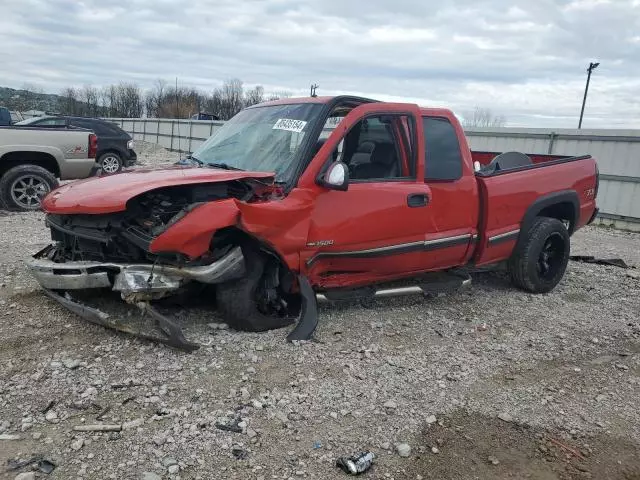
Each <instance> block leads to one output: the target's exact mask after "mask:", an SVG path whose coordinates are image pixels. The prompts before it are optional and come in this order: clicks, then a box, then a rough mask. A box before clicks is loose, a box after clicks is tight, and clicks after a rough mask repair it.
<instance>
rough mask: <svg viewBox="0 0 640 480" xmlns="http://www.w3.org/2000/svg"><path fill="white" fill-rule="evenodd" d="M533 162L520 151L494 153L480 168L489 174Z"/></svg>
mask: <svg viewBox="0 0 640 480" xmlns="http://www.w3.org/2000/svg"><path fill="white" fill-rule="evenodd" d="M532 163H533V162H532V161H531V158H529V156H528V155H525V154H524V153H521V152H504V153H501V154H500V155H496V156H495V157H494V158H493V160H491V162H490V163H489V164H487V165H486V166H484V167H483V168H482V169H481V172H482V173H484V174H488V175H491V174H493V173H495V172H499V171H502V170H511V169H512V168H518V167H526V166H528V165H531V164H532Z"/></svg>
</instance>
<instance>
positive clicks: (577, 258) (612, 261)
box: [569, 255, 631, 268]
mask: <svg viewBox="0 0 640 480" xmlns="http://www.w3.org/2000/svg"><path fill="white" fill-rule="evenodd" d="M569 259H570V260H573V261H574V262H583V263H595V264H596V265H609V266H612V267H619V268H631V267H629V265H627V264H626V262H625V261H624V260H622V259H621V258H596V257H593V256H590V255H572V256H570V257H569Z"/></svg>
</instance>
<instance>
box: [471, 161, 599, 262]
mask: <svg viewBox="0 0 640 480" xmlns="http://www.w3.org/2000/svg"><path fill="white" fill-rule="evenodd" d="M476 178H477V180H478V190H479V195H480V211H481V214H480V225H479V227H478V230H479V232H480V243H479V245H478V249H477V251H476V254H475V262H476V264H477V265H484V264H488V263H493V262H496V261H501V260H504V259H507V258H508V257H510V256H511V252H512V251H513V248H514V247H515V245H516V241H517V240H518V238H519V236H520V235H526V231H525V230H526V228H527V224H528V222H529V221H531V219H530V218H529V217H531V216H533V217H534V218H535V216H536V215H537V214H538V213H539V212H541V211H542V213H544V211H543V210H544V209H545V208H551V207H550V205H554V207H553V208H558V207H557V205H558V204H561V206H560V207H559V208H561V209H566V210H567V212H568V213H570V214H571V215H573V213H572V212H576V213H577V215H576V216H577V219H576V222H575V225H573V226H572V228H571V229H570V230H571V231H570V233H573V231H574V230H575V229H577V228H580V227H582V226H584V225H585V224H587V223H588V222H589V220H590V218H591V216H592V214H593V212H594V210H595V207H596V200H595V189H596V187H597V186H596V184H595V183H596V162H595V160H594V159H593V158H592V157H590V156H586V157H570V158H564V159H561V160H557V161H552V162H545V163H537V164H534V165H531V166H527V167H522V168H517V169H513V170H504V171H499V172H496V173H494V174H491V175H482V173H479V174H477V177H476Z"/></svg>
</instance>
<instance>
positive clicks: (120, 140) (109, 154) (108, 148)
mask: <svg viewBox="0 0 640 480" xmlns="http://www.w3.org/2000/svg"><path fill="white" fill-rule="evenodd" d="M16 125H17V126H21V125H25V126H26V125H28V126H30V127H42V128H86V129H87V130H92V131H93V133H95V134H96V136H97V137H98V152H97V154H96V158H97V163H98V164H99V165H100V166H101V167H102V172H103V173H106V174H111V173H117V172H119V171H120V170H122V167H130V166H131V165H133V164H134V163H135V162H136V158H137V156H136V152H134V151H133V139H132V138H131V135H129V134H128V133H127V132H125V131H124V130H122V129H121V128H120V127H119V126H117V125H116V124H115V123H112V122H109V121H107V120H101V119H99V118H85V117H66V116H50V117H36V118H29V119H28V120H23V121H22V122H18V123H17V124H16Z"/></svg>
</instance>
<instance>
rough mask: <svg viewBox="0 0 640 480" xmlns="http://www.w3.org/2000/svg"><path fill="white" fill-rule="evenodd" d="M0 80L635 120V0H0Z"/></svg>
mask: <svg viewBox="0 0 640 480" xmlns="http://www.w3.org/2000/svg"><path fill="white" fill-rule="evenodd" d="M0 3H1V7H0V10H1V12H0V85H3V86H10V87H14V88H19V87H21V86H23V85H24V84H25V83H27V82H28V83H31V84H35V85H37V86H39V87H40V88H42V89H44V90H45V91H48V92H52V93H58V92H59V91H60V90H61V89H62V88H63V87H65V86H68V85H74V86H82V85H84V84H92V85H94V86H102V85H106V84H110V83H117V82H120V81H127V82H130V81H133V82H136V83H138V84H139V85H140V86H141V87H143V88H148V87H150V86H151V85H152V84H153V82H154V80H155V79H157V78H164V79H166V80H168V81H171V82H173V81H175V77H176V76H177V77H178V81H179V84H180V85H184V86H190V87H191V86H193V87H198V88H201V89H204V90H211V89H213V88H215V87H216V86H219V85H220V83H221V82H222V81H224V80H225V79H227V78H232V77H236V78H240V79H241V80H242V81H243V82H244V83H245V85H247V86H253V85H255V84H262V85H264V87H265V89H266V90H267V91H282V90H286V91H289V92H291V93H293V94H294V95H308V91H309V85H310V84H311V83H312V82H316V83H318V84H319V85H320V88H319V89H318V93H319V94H323V95H332V94H338V93H350V94H362V95H366V96H369V97H374V98H379V99H383V100H393V99H398V100H409V101H412V102H416V103H419V104H421V105H425V106H446V107H450V108H452V109H453V110H454V111H455V112H456V113H457V114H459V115H464V114H465V113H466V112H469V111H471V110H473V108H474V107H476V106H479V107H488V108H491V109H492V110H493V111H494V112H495V113H496V114H501V115H505V116H506V117H507V122H508V124H509V125H513V126H542V127H544V126H557V127H575V126H576V125H577V119H578V115H579V112H580V105H581V102H582V95H583V93H584V84H585V80H586V68H587V66H588V64H589V62H590V61H598V62H601V66H600V67H599V68H598V69H597V70H596V71H595V72H594V75H593V77H592V82H591V87H590V91H589V99H588V102H587V109H586V113H585V120H584V125H583V126H584V127H603V128H640V0H528V1H521V0H455V1H454V0H440V1H437V2H434V1H427V0H209V1H207V0H185V1H178V0H127V1H125V0H106V1H105V0H100V1H98V0H86V1H82V2H79V1H73V0H0Z"/></svg>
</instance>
